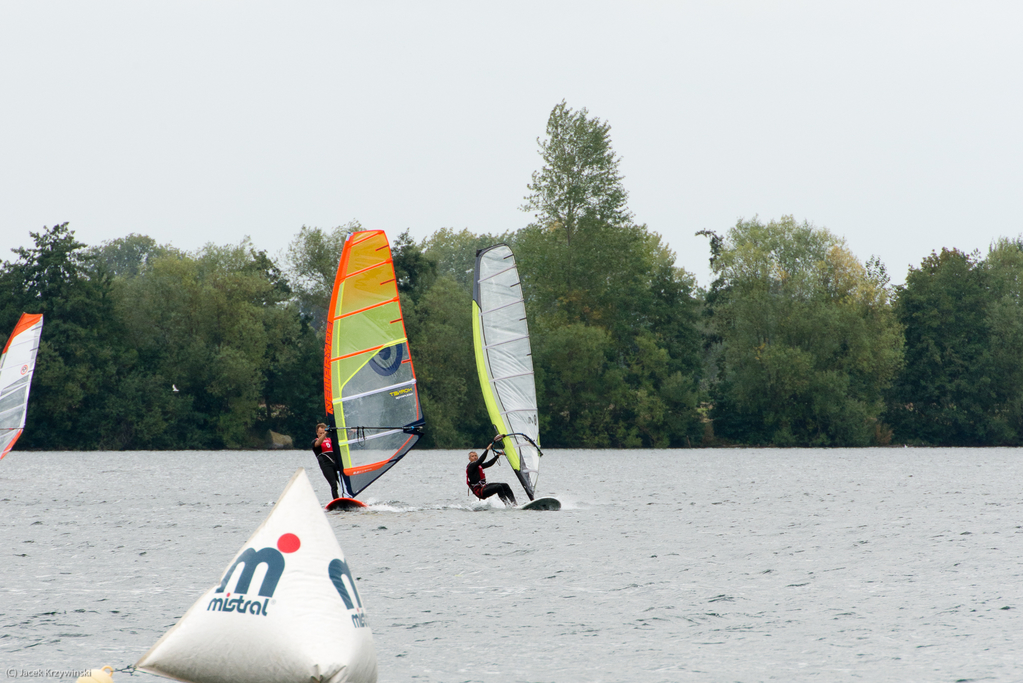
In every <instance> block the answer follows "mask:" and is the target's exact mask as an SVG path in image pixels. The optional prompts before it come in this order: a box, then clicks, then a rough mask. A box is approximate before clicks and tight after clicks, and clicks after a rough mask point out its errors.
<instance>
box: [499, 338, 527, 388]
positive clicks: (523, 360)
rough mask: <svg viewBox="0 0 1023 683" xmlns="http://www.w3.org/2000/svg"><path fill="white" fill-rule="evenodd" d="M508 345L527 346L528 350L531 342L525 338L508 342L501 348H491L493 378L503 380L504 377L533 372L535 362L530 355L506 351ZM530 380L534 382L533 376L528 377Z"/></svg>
mask: <svg viewBox="0 0 1023 683" xmlns="http://www.w3.org/2000/svg"><path fill="white" fill-rule="evenodd" d="M508 347H512V348H523V347H525V349H526V350H527V352H528V349H529V342H528V341H525V340H523V341H521V342H514V343H512V344H507V345H506V346H503V347H501V348H500V350H497V349H490V350H489V354H488V358H489V361H490V374H491V378H492V379H495V380H498V381H503V379H504V378H513V377H517V376H522V375H527V374H528V373H531V372H533V363H532V359H531V358H530V356H527V355H526V354H525V353H522V354H510V353H505V349H507V348H508ZM528 381H529V382H533V378H532V376H529V377H528Z"/></svg>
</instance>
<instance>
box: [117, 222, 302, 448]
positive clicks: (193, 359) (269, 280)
mask: <svg viewBox="0 0 1023 683" xmlns="http://www.w3.org/2000/svg"><path fill="white" fill-rule="evenodd" d="M276 272H277V271H276V268H275V267H270V264H268V263H267V260H266V257H265V254H262V253H260V252H257V251H255V250H254V249H253V248H252V247H251V245H250V244H249V243H248V242H247V241H246V242H243V243H242V244H241V245H238V246H235V247H218V246H214V245H208V246H206V247H204V248H203V249H202V250H200V251H199V252H197V253H196V254H195V255H171V256H164V257H159V258H156V259H155V260H154V261H153V262H152V263H151V265H150V267H149V268H148V270H147V272H146V273H145V275H144V276H140V277H136V278H133V279H131V280H128V281H126V282H124V283H123V286H122V288H121V290H120V296H119V301H118V314H119V317H120V319H121V320H122V321H123V325H124V336H125V338H126V339H128V340H129V341H130V343H131V344H132V346H133V347H134V348H135V349H137V350H138V354H139V356H140V357H141V359H142V360H143V363H144V365H145V366H146V367H148V368H152V370H153V372H154V373H155V374H156V376H158V377H160V378H162V380H163V381H164V382H165V384H164V385H163V386H162V387H160V389H161V390H163V391H171V387H172V386H173V387H176V388H177V390H178V391H177V392H173V393H174V398H175V400H176V401H178V402H179V403H180V404H182V406H181V408H180V409H179V411H178V414H179V417H180V419H179V420H178V421H177V422H176V425H175V430H172V433H173V438H174V440H175V441H176V442H177V444H178V446H179V447H203V448H222V447H225V446H226V447H239V446H245V445H255V443H257V441H256V439H255V438H254V435H253V432H252V431H251V430H252V427H253V426H254V424H255V422H256V419H257V417H258V415H259V412H260V411H259V407H258V406H259V404H260V399H262V398H267V397H266V386H265V383H266V373H267V371H268V370H271V369H276V372H277V374H278V375H280V373H281V370H280V366H282V365H283V366H284V367H285V368H287V367H288V364H289V363H293V362H298V361H293V360H292V359H291V356H292V355H294V350H293V349H292V348H290V347H291V346H292V344H293V342H294V340H295V339H296V338H299V337H300V335H301V326H300V321H299V319H298V314H297V311H291V312H289V311H288V310H287V309H286V308H282V306H281V305H282V304H283V302H282V301H281V298H282V297H283V296H285V295H286V292H287V291H288V287H287V286H286V282H284V281H282V280H281V279H279V278H278V277H276V276H275V273H276ZM272 342H273V343H272ZM274 386H276V385H274V384H271V387H274ZM321 387H322V383H319V382H318V383H317V388H321ZM268 400H270V401H271V404H270V405H269V406H264V407H263V410H262V412H263V414H264V416H266V415H267V413H268V412H269V416H270V417H272V416H273V410H274V409H273V405H275V404H274V403H273V397H269V398H268Z"/></svg>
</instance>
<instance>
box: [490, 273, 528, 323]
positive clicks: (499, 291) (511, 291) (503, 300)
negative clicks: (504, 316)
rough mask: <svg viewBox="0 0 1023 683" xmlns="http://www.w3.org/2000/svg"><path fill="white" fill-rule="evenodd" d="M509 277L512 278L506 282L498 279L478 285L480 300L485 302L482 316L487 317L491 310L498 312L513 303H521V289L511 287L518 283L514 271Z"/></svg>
mask: <svg viewBox="0 0 1023 683" xmlns="http://www.w3.org/2000/svg"><path fill="white" fill-rule="evenodd" d="M510 275H511V276H512V277H510V278H509V280H508V282H501V281H500V277H498V278H495V279H494V280H490V281H489V282H481V283H480V299H481V300H482V301H484V302H486V303H485V305H484V306H483V307H482V311H483V314H484V315H489V313H490V311H491V310H494V309H497V310H500V309H501V307H503V306H505V305H507V304H510V303H514V302H515V301H522V288H521V287H513V286H512V285H514V284H515V283H516V282H518V276H516V275H515V273H514V271H513V272H512V273H510Z"/></svg>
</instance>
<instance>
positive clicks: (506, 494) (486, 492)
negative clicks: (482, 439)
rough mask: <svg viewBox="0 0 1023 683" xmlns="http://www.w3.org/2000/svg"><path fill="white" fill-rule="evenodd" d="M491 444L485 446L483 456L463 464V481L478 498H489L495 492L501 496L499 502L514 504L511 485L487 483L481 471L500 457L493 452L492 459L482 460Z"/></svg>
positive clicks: (485, 457)
mask: <svg viewBox="0 0 1023 683" xmlns="http://www.w3.org/2000/svg"><path fill="white" fill-rule="evenodd" d="M490 448H491V446H487V448H486V450H485V451H483V456H482V457H481V458H479V459H478V460H476V462H470V463H469V464H468V465H466V466H465V483H466V485H467V486H468V487H469V490H470V491H472V492H473V495H475V496H476V497H477V498H479V499H480V500H483V499H484V498H489V497H490V496H492V495H494V494H495V493H496V494H497V495H498V496H499V497H500V498H501V502H502V503H504V504H505V505H516V504H517V503H516V502H515V494H514V493H512V490H511V487H510V486H508V484H504V483H501V484H488V483H487V477H486V475H485V474H484V473H483V470H484V468H487V467H490V466H491V465H493V464H494V463H495V462H497V459H498V458H500V457H501V455H500V453H495V454H494V457H493V459H492V460H491V461H490V462H484V461H485V460H486V459H487V451H489V450H490Z"/></svg>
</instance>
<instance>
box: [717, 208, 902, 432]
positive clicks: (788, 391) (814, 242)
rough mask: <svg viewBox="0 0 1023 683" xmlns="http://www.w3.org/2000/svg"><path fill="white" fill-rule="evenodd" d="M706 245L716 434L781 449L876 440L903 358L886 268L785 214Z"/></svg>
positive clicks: (745, 223) (739, 228)
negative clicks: (715, 343)
mask: <svg viewBox="0 0 1023 683" xmlns="http://www.w3.org/2000/svg"><path fill="white" fill-rule="evenodd" d="M712 247H713V249H714V258H713V260H712V269H713V271H714V273H715V274H716V275H717V278H718V279H717V280H716V282H715V283H714V285H713V287H712V296H711V297H710V300H711V302H712V314H713V317H712V324H713V328H714V330H715V332H716V334H717V335H718V336H719V338H720V339H721V340H722V344H723V353H722V356H721V365H722V367H721V368H720V370H719V378H718V381H717V382H716V383H715V385H714V387H713V400H714V411H713V416H714V419H715V423H714V427H715V432H716V434H717V435H718V436H721V437H724V438H727V439H730V440H733V441H738V442H745V443H754V444H773V445H778V446H788V445H805V446H832V445H836V446H837V445H845V446H861V445H868V444H871V443H877V442H878V441H883V440H884V434H885V429H884V427H883V425H882V424H881V423H880V422H879V420H878V418H879V416H880V413H881V411H882V408H883V400H882V396H883V392H884V391H885V390H886V389H887V388H888V386H889V385H890V383H891V382H892V380H893V378H894V376H895V373H896V372H897V370H898V368H899V367H900V364H901V361H902V335H901V329H900V327H899V325H898V323H897V322H896V320H895V319H894V316H893V314H892V311H891V308H890V305H889V298H888V290H887V279H886V276H885V274H884V271H883V268H880V267H879V264H877V263H876V262H873V263H872V264H870V265H871V267H870V268H867V267H864V266H863V265H861V264H860V263H858V262H857V261H856V259H855V257H854V256H853V255H852V254H851V253H850V252H849V250H848V249H847V248H846V246H845V243H844V242H843V241H842V240H841V239H839V238H837V237H835V236H834V235H832V234H831V233H830V232H828V231H827V230H825V229H822V228H815V227H814V226H812V225H810V224H808V223H802V224H797V223H796V222H795V221H794V220H793V219H792V217H790V216H786V217H784V218H782V220H780V221H777V222H775V221H772V222H770V223H767V224H764V223H761V222H760V221H758V220H757V219H753V220H749V221H739V222H738V223H737V224H736V225H735V227H733V228H732V229H731V230H730V231H729V232H728V234H727V235H726V236H725V237H724V238H717V240H716V241H715V242H714V243H713V244H712Z"/></svg>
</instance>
